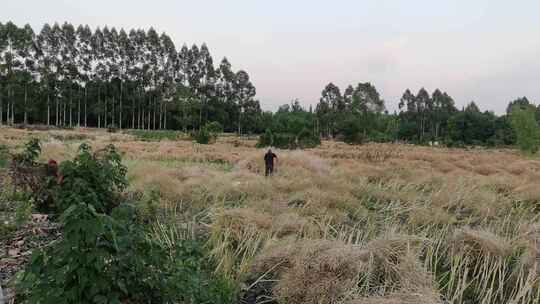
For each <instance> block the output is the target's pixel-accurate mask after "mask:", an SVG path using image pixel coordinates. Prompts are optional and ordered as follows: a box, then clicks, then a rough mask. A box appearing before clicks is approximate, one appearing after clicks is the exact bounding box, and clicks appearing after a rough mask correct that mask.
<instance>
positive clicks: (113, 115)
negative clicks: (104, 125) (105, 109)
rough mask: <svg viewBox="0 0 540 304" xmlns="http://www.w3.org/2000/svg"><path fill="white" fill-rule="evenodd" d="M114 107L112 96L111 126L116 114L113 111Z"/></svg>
mask: <svg viewBox="0 0 540 304" xmlns="http://www.w3.org/2000/svg"><path fill="white" fill-rule="evenodd" d="M114 109H115V107H114V96H113V98H112V114H111V124H113V125H114V124H115V122H116V121H115V120H114V118H115V117H116V112H115V111H114Z"/></svg>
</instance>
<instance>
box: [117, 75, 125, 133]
mask: <svg viewBox="0 0 540 304" xmlns="http://www.w3.org/2000/svg"><path fill="white" fill-rule="evenodd" d="M123 90H124V85H123V82H122V80H120V109H119V110H118V111H119V114H120V117H119V120H118V128H119V129H120V130H121V129H122V112H123V109H122V99H123V98H122V97H123V96H122V95H123Z"/></svg>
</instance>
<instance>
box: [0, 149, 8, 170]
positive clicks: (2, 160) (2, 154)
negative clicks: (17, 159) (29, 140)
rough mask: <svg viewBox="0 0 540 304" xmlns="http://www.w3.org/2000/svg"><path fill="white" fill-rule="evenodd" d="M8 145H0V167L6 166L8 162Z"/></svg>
mask: <svg viewBox="0 0 540 304" xmlns="http://www.w3.org/2000/svg"><path fill="white" fill-rule="evenodd" d="M8 151H9V150H8V147H7V146H6V145H0V169H2V168H5V167H7V165H8V162H9V153H8Z"/></svg>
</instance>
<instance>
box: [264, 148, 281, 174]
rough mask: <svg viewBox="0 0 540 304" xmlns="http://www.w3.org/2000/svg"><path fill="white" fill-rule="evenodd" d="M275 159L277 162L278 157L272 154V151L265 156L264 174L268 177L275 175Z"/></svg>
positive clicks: (269, 150)
mask: <svg viewBox="0 0 540 304" xmlns="http://www.w3.org/2000/svg"><path fill="white" fill-rule="evenodd" d="M274 158H275V159H276V160H277V158H278V157H277V155H276V154H274V152H272V149H268V152H266V154H265V155H264V165H265V171H264V172H265V175H266V176H270V175H272V173H274Z"/></svg>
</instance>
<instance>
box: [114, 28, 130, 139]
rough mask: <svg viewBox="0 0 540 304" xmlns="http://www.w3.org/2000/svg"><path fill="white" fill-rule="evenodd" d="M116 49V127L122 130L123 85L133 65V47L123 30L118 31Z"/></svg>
mask: <svg viewBox="0 0 540 304" xmlns="http://www.w3.org/2000/svg"><path fill="white" fill-rule="evenodd" d="M117 41H118V42H117V47H118V76H119V80H120V96H119V109H118V113H119V117H118V127H119V128H120V129H122V126H123V120H124V117H123V113H124V83H126V82H128V81H129V80H130V77H129V76H130V74H129V69H130V66H131V65H132V64H133V61H132V59H133V46H132V44H131V40H130V39H129V36H128V35H127V34H126V32H125V31H124V29H120V32H119V34H118V40H117Z"/></svg>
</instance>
